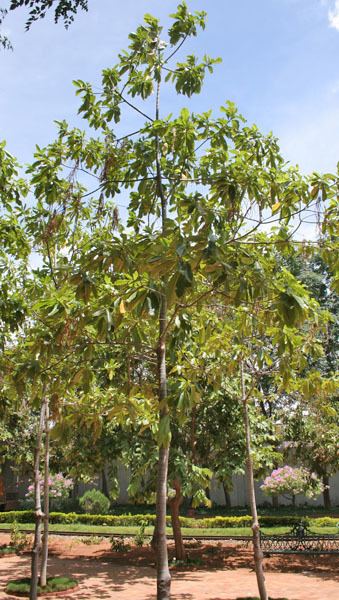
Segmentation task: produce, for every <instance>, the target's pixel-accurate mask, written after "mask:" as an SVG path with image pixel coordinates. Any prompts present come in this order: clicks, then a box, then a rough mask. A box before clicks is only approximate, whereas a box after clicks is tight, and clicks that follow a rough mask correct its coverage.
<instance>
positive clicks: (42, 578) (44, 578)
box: [40, 394, 49, 587]
mask: <svg viewBox="0 0 339 600" xmlns="http://www.w3.org/2000/svg"><path fill="white" fill-rule="evenodd" d="M44 468H45V474H44V536H43V541H42V552H41V569H40V585H41V587H46V585H47V562H48V529H49V399H48V397H47V394H46V397H45V456H44Z"/></svg>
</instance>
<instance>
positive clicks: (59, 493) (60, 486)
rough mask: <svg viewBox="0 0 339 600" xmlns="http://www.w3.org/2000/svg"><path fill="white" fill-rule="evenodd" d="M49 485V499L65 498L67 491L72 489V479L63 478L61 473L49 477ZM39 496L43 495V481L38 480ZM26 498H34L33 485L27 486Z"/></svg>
mask: <svg viewBox="0 0 339 600" xmlns="http://www.w3.org/2000/svg"><path fill="white" fill-rule="evenodd" d="M48 483H49V495H50V497H51V498H67V497H68V493H69V491H70V490H71V489H72V487H73V479H70V478H67V477H64V476H63V474H62V473H57V474H56V475H50V477H49V479H48ZM40 487H41V495H42V496H43V495H44V480H43V479H41V480H40ZM26 498H28V499H30V500H31V499H33V498H34V484H33V483H31V485H29V486H28V492H27V494H26Z"/></svg>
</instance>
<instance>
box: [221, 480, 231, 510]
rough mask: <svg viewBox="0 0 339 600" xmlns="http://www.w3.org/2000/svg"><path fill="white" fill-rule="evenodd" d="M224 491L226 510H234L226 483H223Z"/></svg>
mask: <svg viewBox="0 0 339 600" xmlns="http://www.w3.org/2000/svg"><path fill="white" fill-rule="evenodd" d="M222 489H223V490H224V496H225V506H226V508H232V501H231V494H230V493H229V491H228V489H227V487H226V484H225V482H224V481H223V482H222Z"/></svg>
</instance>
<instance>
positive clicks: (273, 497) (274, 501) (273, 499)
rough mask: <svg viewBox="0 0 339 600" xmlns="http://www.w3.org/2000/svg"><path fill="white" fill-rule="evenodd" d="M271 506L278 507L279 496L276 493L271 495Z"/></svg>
mask: <svg viewBox="0 0 339 600" xmlns="http://www.w3.org/2000/svg"><path fill="white" fill-rule="evenodd" d="M272 506H273V508H279V496H278V495H277V494H273V496H272Z"/></svg>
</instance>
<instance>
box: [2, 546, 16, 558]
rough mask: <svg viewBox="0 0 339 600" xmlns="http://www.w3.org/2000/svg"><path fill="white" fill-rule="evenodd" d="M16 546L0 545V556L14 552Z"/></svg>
mask: <svg viewBox="0 0 339 600" xmlns="http://www.w3.org/2000/svg"><path fill="white" fill-rule="evenodd" d="M15 553H16V548H14V546H0V556H6V555H7V554H15Z"/></svg>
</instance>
